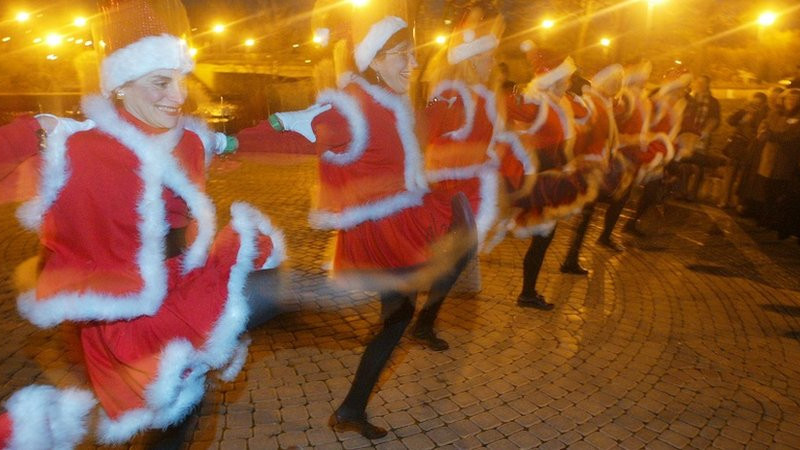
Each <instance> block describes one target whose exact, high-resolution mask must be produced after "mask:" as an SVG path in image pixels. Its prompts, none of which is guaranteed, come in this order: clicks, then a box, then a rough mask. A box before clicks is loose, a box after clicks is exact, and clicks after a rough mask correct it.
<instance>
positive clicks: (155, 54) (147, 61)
mask: <svg viewBox="0 0 800 450" xmlns="http://www.w3.org/2000/svg"><path fill="white" fill-rule="evenodd" d="M159 69H175V70H179V71H181V73H189V72H191V71H192V70H193V69H194V61H193V60H192V56H191V55H190V54H189V47H188V46H187V45H186V42H185V41H183V40H181V39H179V38H177V37H175V36H171V35H168V34H162V35H160V36H147V37H144V38H142V39H139V40H138V41H136V42H134V43H132V44H130V45H128V46H126V47H123V48H121V49H119V50H116V51H114V52H113V53H111V54H110V55H108V56H107V57H106V58H105V59H104V60H103V62H102V64H101V69H100V74H101V85H102V91H103V95H104V96H106V97H109V96H110V95H111V92H112V91H113V90H114V89H117V88H118V87H120V86H122V85H123V84H125V83H127V82H128V81H132V80H136V79H138V78H140V77H142V76H144V75H147V74H148V73H150V72H152V71H154V70H159Z"/></svg>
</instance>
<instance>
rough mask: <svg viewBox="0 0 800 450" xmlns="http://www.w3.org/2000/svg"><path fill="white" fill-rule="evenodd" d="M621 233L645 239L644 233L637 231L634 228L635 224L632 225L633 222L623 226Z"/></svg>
mask: <svg viewBox="0 0 800 450" xmlns="http://www.w3.org/2000/svg"><path fill="white" fill-rule="evenodd" d="M622 232H623V233H628V234H632V235H634V236H636V237H645V236H646V235H645V234H644V233H642V232H641V231H639V229H638V228H636V223H634V222H628V223H626V224H625V226H624V227H622Z"/></svg>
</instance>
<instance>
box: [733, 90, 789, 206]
mask: <svg viewBox="0 0 800 450" xmlns="http://www.w3.org/2000/svg"><path fill="white" fill-rule="evenodd" d="M782 94H783V88H782V87H780V86H774V87H772V88H771V89H770V90H769V93H768V94H767V115H769V114H772V113H773V111H780V110H782V109H783V105H782V100H781V95H782ZM765 119H766V117H765ZM763 147H764V141H762V140H760V139H758V135H756V141H755V142H754V143H753V148H752V150H753V151H752V152H751V153H750V158H749V159H748V160H747V161H746V162H745V164H744V168H743V169H742V180H741V182H740V183H739V187H738V188H737V189H736V197H737V201H738V206H737V207H736V211H737V212H738V213H739V214H741V215H743V216H749V217H757V216H758V215H759V214H760V212H761V205H762V200H763V195H762V192H761V191H762V189H761V185H760V183H759V180H758V166H759V163H760V162H761V149H762V148H763Z"/></svg>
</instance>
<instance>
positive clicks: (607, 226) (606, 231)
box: [600, 186, 633, 239]
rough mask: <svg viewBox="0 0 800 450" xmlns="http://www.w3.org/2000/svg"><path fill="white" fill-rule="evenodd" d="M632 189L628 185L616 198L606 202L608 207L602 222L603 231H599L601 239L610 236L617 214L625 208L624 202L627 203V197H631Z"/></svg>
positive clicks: (620, 213)
mask: <svg viewBox="0 0 800 450" xmlns="http://www.w3.org/2000/svg"><path fill="white" fill-rule="evenodd" d="M632 191H633V186H631V187H629V188H628V189H627V190H626V191H625V193H624V194H622V196H620V197H619V198H618V199H616V200H615V199H612V200H611V202H610V203H609V204H608V209H607V210H606V216H605V220H604V223H603V231H602V233H600V238H601V239H610V238H611V233H612V232H613V231H614V227H615V226H616V225H617V221H618V220H619V216H621V215H622V210H623V209H625V204H626V203H628V199H629V198H631V192H632Z"/></svg>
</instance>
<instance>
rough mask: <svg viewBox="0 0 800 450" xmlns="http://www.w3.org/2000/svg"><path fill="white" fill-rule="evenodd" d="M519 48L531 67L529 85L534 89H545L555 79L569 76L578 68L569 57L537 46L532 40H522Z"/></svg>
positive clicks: (555, 80)
mask: <svg viewBox="0 0 800 450" xmlns="http://www.w3.org/2000/svg"><path fill="white" fill-rule="evenodd" d="M520 49H521V50H522V51H523V52H525V56H526V58H527V59H528V63H529V64H530V65H531V68H532V69H533V73H534V78H533V80H531V86H533V87H535V88H536V89H539V90H544V89H547V88H549V87H550V86H552V85H553V84H554V83H556V82H557V81H559V80H562V79H564V78H569V77H570V76H572V74H573V73H575V71H576V70H577V69H578V67H577V66H576V65H575V61H573V60H572V58H571V57H569V56H563V55H559V54H557V53H555V52H553V51H552V50H548V49H545V48H538V47H536V46H535V45H534V44H533V42H532V41H524V42H523V43H522V44H521V45H520Z"/></svg>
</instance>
